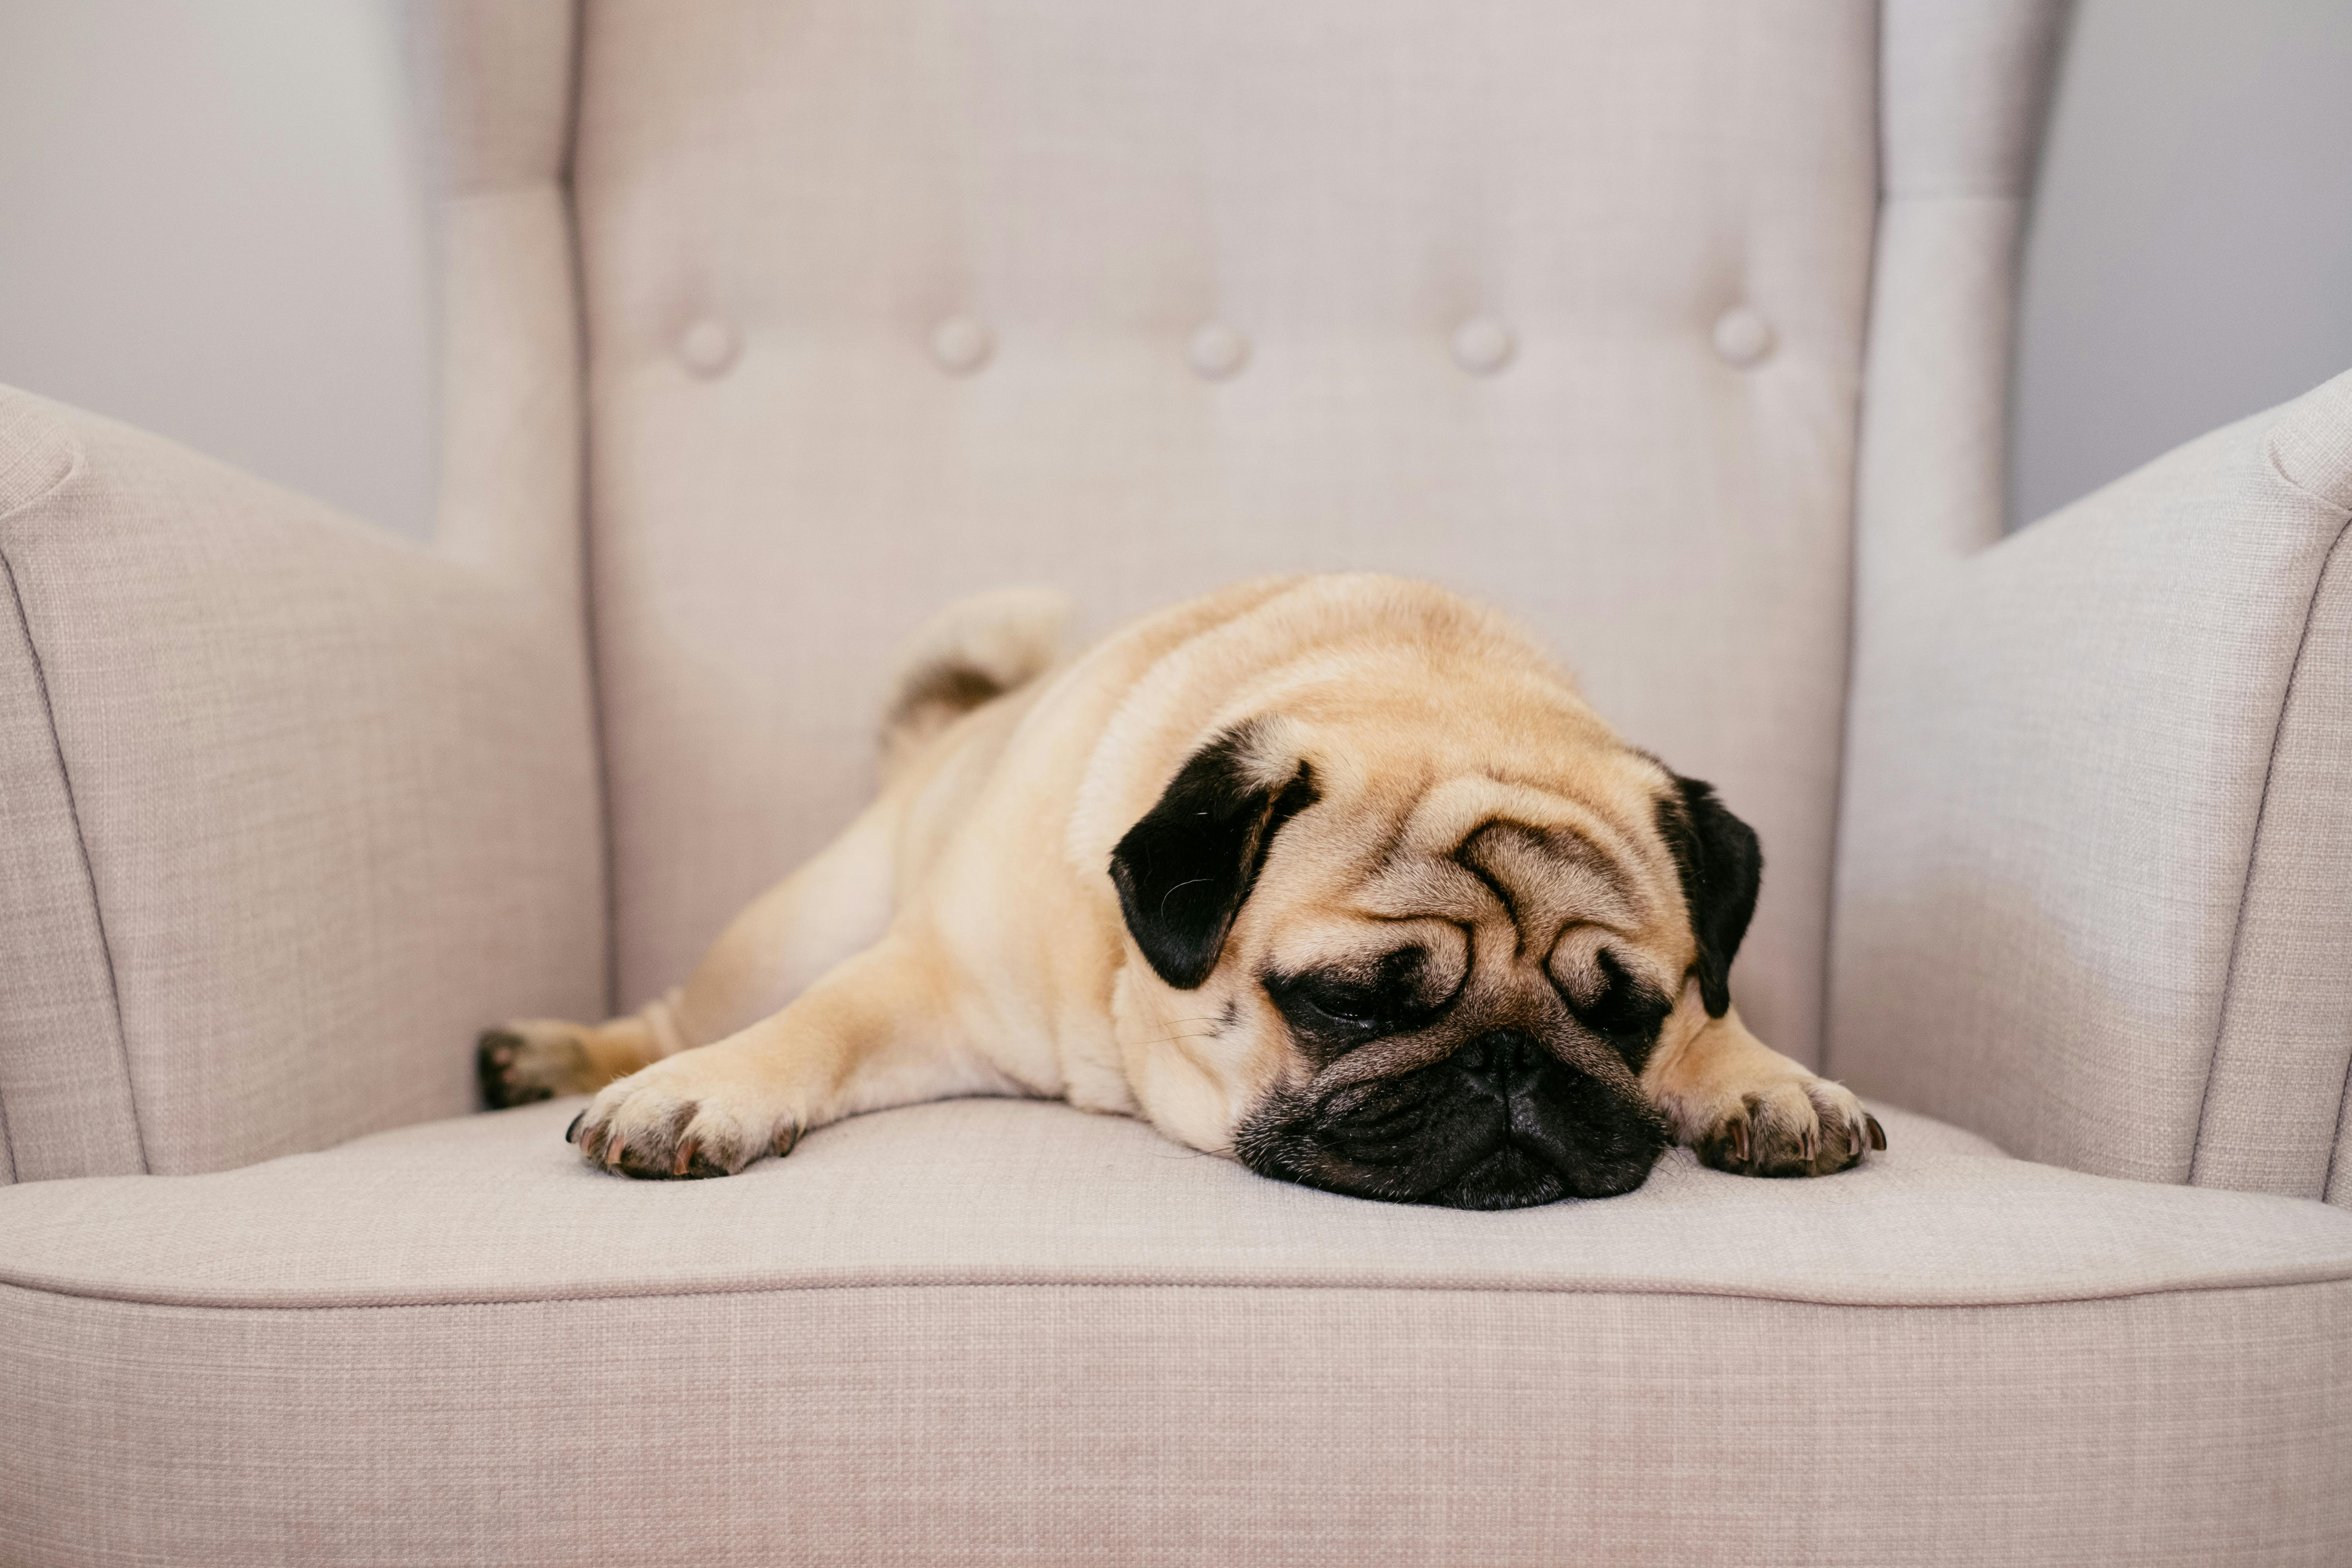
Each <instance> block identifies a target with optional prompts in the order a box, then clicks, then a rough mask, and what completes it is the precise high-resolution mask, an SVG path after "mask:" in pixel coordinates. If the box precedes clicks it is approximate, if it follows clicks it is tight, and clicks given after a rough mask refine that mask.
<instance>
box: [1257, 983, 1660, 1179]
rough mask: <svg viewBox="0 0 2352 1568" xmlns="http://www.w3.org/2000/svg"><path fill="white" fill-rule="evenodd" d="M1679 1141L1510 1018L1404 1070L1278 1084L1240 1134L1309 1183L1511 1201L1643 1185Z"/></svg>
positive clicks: (1263, 1160)
mask: <svg viewBox="0 0 2352 1568" xmlns="http://www.w3.org/2000/svg"><path fill="white" fill-rule="evenodd" d="M1666 1141H1667V1130H1666V1124H1665V1121H1664V1118H1662V1117H1660V1116H1659V1115H1658V1114H1657V1112H1656V1111H1654V1110H1652V1109H1651V1108H1650V1107H1649V1106H1647V1105H1644V1104H1643V1103H1641V1102H1640V1101H1638V1100H1632V1099H1630V1098H1628V1097H1627V1096H1626V1095H1624V1094H1623V1093H1622V1092H1620V1091H1619V1090H1617V1089H1612V1087H1611V1086H1609V1085H1608V1084H1605V1083H1603V1082H1602V1081H1601V1080H1600V1079H1597V1078H1594V1077H1592V1076H1591V1075H1590V1074H1587V1073H1583V1072H1580V1071H1578V1070H1577V1069H1575V1068H1570V1067H1568V1066H1566V1065H1564V1064H1562V1063H1561V1062H1560V1061H1559V1059H1558V1058H1555V1057H1554V1056H1553V1055H1552V1054H1551V1052H1549V1050H1547V1049H1546V1048H1545V1047H1544V1046H1543V1044H1542V1043H1541V1042H1540V1041H1538V1039H1536V1038H1535V1037H1534V1036H1532V1035H1530V1034H1528V1033H1527V1032H1525V1031H1523V1030H1519V1029H1509V1028H1506V1029H1492V1030H1488V1031H1486V1033H1484V1034H1481V1035H1478V1036H1477V1037H1475V1038H1473V1039H1471V1040H1470V1041H1469V1042H1467V1043H1466V1044H1465V1045H1463V1046H1462V1047H1460V1048H1458V1049H1457V1050H1455V1051H1454V1053H1453V1054H1452V1055H1450V1056H1448V1057H1446V1058H1444V1059H1443V1060H1440V1061H1437V1062H1434V1063H1432V1064H1431V1065H1429V1066H1427V1067H1423V1068H1415V1069H1412V1070H1411V1071H1408V1072H1404V1073H1401V1074H1398V1075H1396V1076H1395V1077H1392V1078H1382V1079H1372V1080H1371V1081H1370V1082H1364V1083H1352V1084H1348V1085H1346V1086H1344V1087H1342V1088H1339V1089H1335V1090H1332V1091H1329V1092H1328V1093H1324V1094H1319V1095H1318V1094H1314V1093H1312V1092H1292V1093H1288V1094H1280V1095H1276V1096H1275V1097H1273V1098H1271V1099H1270V1100H1268V1101H1267V1102H1266V1103H1265V1105H1264V1106H1262V1107H1261V1108H1260V1109H1259V1110H1258V1111H1257V1112H1256V1114H1255V1116H1253V1117H1252V1118H1251V1120H1250V1121H1248V1122H1247V1123H1245V1124H1244V1126H1243V1127H1242V1128H1241V1129H1240V1130H1239V1131H1238V1132H1237V1134H1236V1136H1235V1138H1234V1150H1235V1152H1237V1153H1239V1154H1240V1155H1241V1157H1242V1160H1243V1161H1244V1163H1246V1164H1248V1165H1249V1166H1250V1167H1251V1168H1252V1169H1254V1170H1255V1171H1257V1172H1259V1173H1261V1174H1264V1175H1268V1176H1275V1177H1278V1178H1280V1179H1282V1180H1284V1181H1291V1182H1297V1183H1299V1184H1303V1185H1306V1186H1310V1187H1321V1188H1324V1189H1325V1190H1327V1191H1329V1192H1335V1193H1344V1194H1349V1195H1350V1196H1354V1197H1368V1198H1381V1199H1385V1200H1387V1201H1389V1202H1391V1203H1417V1204H1435V1205H1443V1206H1444V1207H1447V1208H1464V1209H1512V1208H1528V1207H1532V1206H1534V1205H1538V1204H1549V1203H1554V1202H1557V1201H1558V1200H1559V1199H1561V1198H1605V1197H1614V1196H1616V1195H1618V1194H1621V1193H1629V1192H1632V1191H1633V1189H1634V1188H1636V1187H1638V1186H1640V1185H1641V1184H1643V1182H1644V1181H1645V1180H1647V1179H1648V1177H1649V1174H1650V1167H1651V1166H1652V1165H1653V1164H1654V1163H1656V1161H1657V1158H1658V1155H1659V1154H1660V1152H1663V1151H1664V1148H1665V1146H1666Z"/></svg>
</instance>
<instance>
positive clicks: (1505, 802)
mask: <svg viewBox="0 0 2352 1568" xmlns="http://www.w3.org/2000/svg"><path fill="white" fill-rule="evenodd" d="M1610 804H1611V805H1615V806H1616V807H1617V809H1615V810H1611V809H1608V808H1607V806H1604V805H1597V804H1595V803H1594V802H1592V801H1590V800H1586V799H1580V798H1577V797H1575V796H1571V795H1566V794H1563V793H1559V792H1556V791H1553V790H1549V789H1545V788H1542V787H1540V786H1538V785H1535V784H1528V783H1522V782H1514V781H1512V780H1508V779H1504V778H1499V777H1496V776H1493V775H1489V774H1484V773H1474V774H1467V775H1464V776H1462V777H1458V778H1453V779H1449V780H1446V781H1445V782H1444V783H1442V784H1438V785H1436V786H1435V787H1433V788H1432V789H1430V790H1428V791H1427V792H1425V793H1424V794H1423V795H1422V796H1421V797H1420V799H1419V800H1417V801H1416V802H1414V803H1413V805H1412V807H1411V808H1410V809H1409V810H1408V811H1407V812H1406V813H1405V815H1404V816H1403V819H1402V821H1401V822H1400V823H1398V825H1397V826H1396V828H1395V831H1394V834H1393V836H1392V837H1391V840H1390V842H1389V843H1388V845H1387V846H1386V847H1384V852H1383V853H1382V855H1381V858H1380V860H1379V862H1378V863H1377V864H1376V865H1375V866H1374V867H1373V868H1371V870H1370V874H1369V875H1368V876H1367V877H1366V879H1365V880H1364V882H1363V884H1362V885H1361V888H1360V890H1359V894H1358V899H1359V900H1360V904H1361V907H1362V908H1363V909H1364V910H1365V911H1366V912H1367V913H1370V914H1374V915H1378V916H1383V917H1386V918H1391V919H1403V918H1412V917H1415V916H1421V917H1429V916H1434V917H1436V918H1438V919H1441V920H1455V921H1465V922H1467V921H1475V920H1477V919H1479V918H1481V917H1482V916H1492V915H1493V914H1494V913H1495V911H1496V905H1497V903H1499V904H1500V905H1501V910H1502V913H1504V914H1505V915H1507V917H1509V918H1511V919H1512V920H1514V921H1517V922H1518V923H1519V924H1521V925H1523V926H1527V927H1528V928H1530V929H1536V928H1550V929H1551V930H1553V931H1557V930H1558V928H1559V926H1561V925H1564V924H1566V923H1569V922H1570V921H1594V922H1598V923H1601V924H1604V925H1612V926H1618V927H1620V928H1627V929H1630V928H1633V927H1637V926H1642V925H1646V924H1647V923H1649V922H1650V921H1653V920H1654V919H1655V918H1657V916H1658V915H1659V913H1660V912H1661V911H1660V908H1659V903H1660V900H1659V898H1658V889H1656V887H1655V886H1654V879H1653V878H1652V877H1651V876H1649V875H1648V874H1647V872H1648V862H1649V860H1650V858H1651V857H1650V854H1649V852H1648V849H1649V847H1648V846H1647V845H1646V844H1645V843H1644V842H1643V838H1642V833H1641V829H1640V826H1639V823H1640V818H1639V816H1638V815H1637V813H1636V812H1634V811H1630V810H1628V809H1626V807H1627V806H1628V805H1630V804H1631V803H1630V802H1612V803H1610Z"/></svg>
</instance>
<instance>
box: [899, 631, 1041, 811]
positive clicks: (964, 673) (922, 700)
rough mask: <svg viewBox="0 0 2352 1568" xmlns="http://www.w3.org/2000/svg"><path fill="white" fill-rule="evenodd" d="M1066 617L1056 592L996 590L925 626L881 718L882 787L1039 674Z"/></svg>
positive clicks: (911, 643)
mask: <svg viewBox="0 0 2352 1568" xmlns="http://www.w3.org/2000/svg"><path fill="white" fill-rule="evenodd" d="M1069 616H1070V600H1069V596H1068V595H1066V594H1063V593H1061V592H1060V591H1059V590H1057V589H1053V588H999V589H997V590H995V591H994V592H993V593H987V594H976V595H973V596H972V597H971V598H969V599H959V600H957V601H956V602H955V603H954V604H952V605H949V606H948V607H947V608H946V609H944V610H942V611H940V613H939V614H938V615H936V616H932V617H931V619H930V620H929V621H928V622H926V623H925V624H924V626H923V627H922V629H921V630H919V631H918V632H917V633H916V634H915V635H914V636H913V637H911V638H909V639H908V643H907V647H906V650H905V652H904V653H902V654H901V655H900V657H899V661H898V679H896V680H895V681H893V682H892V683H891V687H890V696H889V700H888V701H887V703H886V704H885V705H884V707H883V710H882V778H883V782H884V783H886V784H887V783H888V782H889V780H890V779H891V778H892V777H894V776H895V775H896V774H897V773H898V771H899V770H900V769H901V768H903V767H904V766H905V765H906V763H907V762H908V760H909V759H910V758H912V757H913V756H914V755H915V754H916V753H917V752H920V751H921V750H922V749H923V747H924V745H925V744H926V743H928V742H929V741H930V740H931V739H932V737H934V736H936V735H937V734H939V732H940V731H942V730H944V729H946V728H947V727H948V726H949V725H950V724H952V723H954V722H955V721H957V720H958V719H961V718H962V717H963V716H964V715H965V714H967V713H969V712H971V710H973V709H975V708H977V707H979V706H980V705H981V704H982V703H983V702H987V701H989V700H992V699H994V698H998V697H1002V696H1003V695H1004V694H1005V693H1006V692H1008V691H1013V690H1015V689H1019V688H1021V687H1023V686H1026V685H1027V684H1028V683H1029V682H1030V681H1032V680H1034V679H1036V678H1037V677H1038V676H1039V675H1041V674H1043V673H1044V672H1045V668H1046V667H1048V666H1049V665H1051V664H1052V663H1053V662H1054V660H1055V658H1056V657H1057V656H1058V655H1059V654H1060V652H1061V648H1062V626H1063V624H1064V623H1065V622H1066V621H1067V620H1068V619H1069Z"/></svg>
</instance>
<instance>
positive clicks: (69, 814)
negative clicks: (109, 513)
mask: <svg viewBox="0 0 2352 1568" xmlns="http://www.w3.org/2000/svg"><path fill="white" fill-rule="evenodd" d="M80 471H81V463H80V459H79V458H76V460H75V464H74V468H73V472H74V473H79V472H80ZM69 478H71V475H70V474H69V475H68V479H69ZM61 483H62V481H61ZM45 493H47V494H54V493H56V491H55V489H51V490H50V491H47V492H45ZM27 504H29V503H27ZM22 510H24V509H23V508H18V509H17V511H14V512H10V513H9V514H8V516H9V517H11V518H13V517H15V516H16V515H17V514H18V512H21V511H22ZM0 521H7V520H6V519H5V518H0ZM0 578H5V579H6V581H7V584H8V597H9V601H10V603H11V604H12V605H14V606H15V608H16V624H17V626H19V627H21V628H22V629H23V631H24V634H25V652H26V657H27V658H30V659H31V661H32V666H33V689H34V690H35V691H36V692H37V693H38V694H39V696H40V700H41V719H42V721H43V722H44V723H46V724H47V726H48V730H49V749H50V753H51V755H53V756H54V757H55V758H56V760H57V769H58V787H59V788H60V789H61V790H62V791H63V792H64V794H65V800H66V819H67V820H68V822H69V823H71V824H72V825H73V836H74V850H75V853H76V854H78V855H79V856H80V858H81V873H82V885H83V887H84V888H85V889H88V893H89V918H90V923H91V924H92V925H93V926H94V927H95V928H96V929H97V931H98V951H99V956H100V958H101V959H103V960H104V961H105V963H106V995H107V1003H108V1005H109V1006H110V1008H111V1009H112V1011H113V1015H114V1018H113V1022H114V1049H115V1054H116V1056H117V1057H118V1058H120V1059H121V1063H122V1081H123V1084H124V1086H125V1088H126V1089H128V1090H129V1093H130V1099H131V1140H132V1142H135V1143H136V1144H137V1145H138V1147H139V1169H140V1171H141V1173H152V1172H153V1170H154V1168H155V1167H154V1165H153V1163H152V1162H151V1161H150V1160H149V1159H148V1157H147V1129H146V1127H145V1126H144V1125H143V1124H142V1122H141V1120H140V1115H139V1085H138V1081H137V1079H135V1078H134V1077H133V1076H132V1074H131V1041H130V1037H129V1032H128V1031H127V1030H125V1029H124V1027H123V1025H122V986H121V982H120V981H119V980H118V979H117V977H116V974H115V967H114V944H113V942H111V941H110V940H109V939H108V937H107V934H106V910H104V908H102V907H101V906H100V902H99V898H98V868H97V867H96V866H95V865H94V864H93V863H92V861H91V859H90V854H89V834H87V833H86V832H84V831H83V829H82V823H81V805H80V803H79V801H78V800H76V799H75V796H74V787H73V772H72V770H71V769H69V768H68V767H67V765H66V747H65V739H64V737H63V736H61V735H59V734H58V713H57V705H56V703H55V702H54V701H52V700H51V699H50V696H49V675H48V668H47V665H45V664H43V663H42V661H41V648H40V644H39V643H37V642H36V641H35V640H34V637H33V622H32V617H31V616H27V615H26V613H25V595H24V591H23V589H22V588H21V587H19V586H18V584H17V581H16V563H14V562H13V561H11V560H9V558H8V552H7V549H6V546H5V543H0ZM9 1150H10V1163H11V1164H12V1165H13V1164H14V1163H15V1159H14V1156H15V1144H14V1142H13V1141H12V1142H11V1143H10V1145H9Z"/></svg>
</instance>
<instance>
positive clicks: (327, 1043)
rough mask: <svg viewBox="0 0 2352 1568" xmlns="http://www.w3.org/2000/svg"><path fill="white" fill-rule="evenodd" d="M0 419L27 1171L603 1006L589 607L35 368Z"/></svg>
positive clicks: (14, 1119) (435, 1111)
mask: <svg viewBox="0 0 2352 1568" xmlns="http://www.w3.org/2000/svg"><path fill="white" fill-rule="evenodd" d="M0 450H5V451H7V452H10V453H12V454H14V456H13V460H12V459H9V458H0V485H6V486H9V487H10V488H9V489H5V490H0V569H5V595H0V622H5V625H0V700H5V710H0V736H5V740H6V742H7V744H6V748H5V752H0V778H5V783H6V786H7V787H6V788H5V791H0V912H5V915H6V917H7V919H8V926H7V939H6V940H7V949H6V969H5V974H6V978H5V982H0V1119H5V1126H6V1130H7V1147H8V1151H9V1154H10V1157H11V1163H12V1173H13V1175H14V1177H15V1179H16V1180H18V1181H27V1182H29V1181H40V1180H45V1179H47V1178H52V1177H63V1176H76V1175H84V1174H100V1173H124V1172H139V1171H149V1172H154V1173H177V1172H185V1171H202V1170H215V1169H220V1168H223V1167H226V1166H231V1165H241V1164H245V1163H249V1162H251V1161H254V1160H258V1159H265V1158H268V1157H269V1156H271V1155H274V1154H278V1153H281V1152H287V1151H289V1150H296V1149H311V1148H317V1147H320V1146H321V1145H323V1144H328V1143H333V1142H339V1141H341V1140H342V1139H345V1138H348V1137H352V1136H353V1135H355V1134H358V1133H362V1132H368V1131H374V1130H376V1129H379V1128H384V1127H395V1126H400V1125H403V1124H404V1123H408V1122H413V1121H419V1120H422V1119H425V1118H428V1117H437V1116H447V1115H451V1114H454V1113H456V1112H458V1111H462V1110H467V1109H470V1108H471V1106H472V1105H473V1104H474V1098H475V1089H474V1084H473V1069H472V1065H471V1063H470V1062H469V1060H468V1059H467V1046H468V1044H469V1042H470V1041H471V1039H472V1037H473V1033H474V1031H475V1030H477V1029H478V1028H479V1027H480V1026H481V1024H482V1021H483V1020H484V1019H486V1018H496V1017H499V1016H506V1015H508V1014H511V1013H516V1012H540V1011H551V1012H565V1011H579V1010H582V1009H585V1010H588V1011H591V1012H593V1011H594V1010H596V1009H597V1008H598V1007H599V1006H600V1005H602V1002H603V997H604V976H603V973H602V970H603V961H604V894H603V883H602V868H601V864H600V857H599V853H598V848H599V847H598V841H597V840H598V831H599V830H598V821H597V797H596V778H595V772H594V763H593V751H592V749H591V746H590V743H589V713H588V691H587V686H586V681H585V675H584V669H583V663H582V660H581V658H580V647H581V643H580V637H579V633H578V630H577V626H578V619H577V615H576V612H575V611H572V610H571V609H569V608H568V607H565V606H561V605H556V604H554V603H552V602H551V601H549V600H548V599H547V598H545V597H544V596H543V595H538V594H536V593H531V592H525V591H520V590H509V588H507V587H506V586H505V585H504V584H501V583H499V582H498V581H497V580H494V579H492V578H490V577H488V575H486V574H481V573H478V572H474V571H470V570H467V569H466V568H463V567H460V566H457V565H455V564H453V563H449V562H447V561H446V560H444V559H442V558H439V557H436V556H434V555H432V554H429V553H427V552H425V551H422V550H419V549H417V548H415V547H414V546H412V545H409V544H406V543H404V542H401V541H398V540H395V539H393V538H391V537H388V536H386V535H384V534H383V533H381V532H379V531H375V530H373V529H369V528H366V527H365V526H363V525H362V524H359V523H355V522H352V521H348V520H345V519H342V518H339V517H337V516H335V515H334V514H333V513H331V511H329V510H327V509H326V508H324V507H322V506H320V505H319V504H318V503H316V502H313V501H309V500H303V499H301V498H299V497H297V496H293V495H289V494H288V493H287V492H285V491H283V490H280V489H275V488H273V487H271V486H268V485H265V484H262V483H260V482H258V481H257V480H255V479H248V478H247V477H246V476H244V475H242V474H238V473H236V471H234V470H233V469H230V468H226V467H224V466H223V465H221V464H218V463H215V462H212V461H210V460H209V459H206V458H199V457H197V456H196V455H195V454H194V453H191V452H188V451H186V450H184V448H181V447H175V446H173V445H172V444H171V443H169V442H165V441H162V440H159V439H157V438H155V437H151V436H146V435H142V434H140V433H138V432H136V431H132V430H129V429H126V428H124V427H122V426H118V425H114V424H111V423H110V422H108V421H105V420H101V419H97V418H93V417H91V416H87V415H82V414H78V413H75V412H73V411H70V410H68V409H65V408H63V407H61V406H59V405H55V404H50V403H47V402H45V401H43V400H41V399H38V398H35V397H32V396H29V395H26V394H23V393H19V392H14V391H6V390H0Z"/></svg>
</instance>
